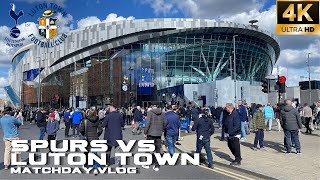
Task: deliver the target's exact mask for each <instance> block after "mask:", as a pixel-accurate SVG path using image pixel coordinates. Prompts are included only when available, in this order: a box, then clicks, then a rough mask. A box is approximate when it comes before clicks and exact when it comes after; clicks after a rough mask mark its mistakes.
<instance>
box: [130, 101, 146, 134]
mask: <svg viewBox="0 0 320 180" xmlns="http://www.w3.org/2000/svg"><path fill="white" fill-rule="evenodd" d="M142 119H143V115H142V112H141V107H140V106H137V109H136V110H135V111H134V113H133V120H134V129H133V130H132V134H133V135H136V134H140V133H141V127H140V123H141V121H142Z"/></svg>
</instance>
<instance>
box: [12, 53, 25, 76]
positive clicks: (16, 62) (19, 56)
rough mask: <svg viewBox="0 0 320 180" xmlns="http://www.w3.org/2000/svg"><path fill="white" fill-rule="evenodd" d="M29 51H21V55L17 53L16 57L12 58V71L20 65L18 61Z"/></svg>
mask: <svg viewBox="0 0 320 180" xmlns="http://www.w3.org/2000/svg"><path fill="white" fill-rule="evenodd" d="M28 51H29V50H26V51H23V52H21V53H19V54H18V55H16V57H14V59H13V61H12V63H11V65H12V71H14V70H15V69H16V67H17V65H18V64H19V63H20V61H21V60H22V59H23V57H24V55H25V54H26V53H27V52H28Z"/></svg>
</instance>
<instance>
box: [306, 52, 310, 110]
mask: <svg viewBox="0 0 320 180" xmlns="http://www.w3.org/2000/svg"><path fill="white" fill-rule="evenodd" d="M310 54H311V53H308V62H307V63H308V72H309V106H311V78H310V59H309V56H310Z"/></svg>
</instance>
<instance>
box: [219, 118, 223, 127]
mask: <svg viewBox="0 0 320 180" xmlns="http://www.w3.org/2000/svg"><path fill="white" fill-rule="evenodd" d="M218 120H219V128H221V126H222V118H220V117H219V119H218Z"/></svg>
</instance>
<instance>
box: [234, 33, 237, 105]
mask: <svg viewBox="0 0 320 180" xmlns="http://www.w3.org/2000/svg"><path fill="white" fill-rule="evenodd" d="M237 36H238V35H233V80H234V105H235V106H237V74H236V37H237Z"/></svg>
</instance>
